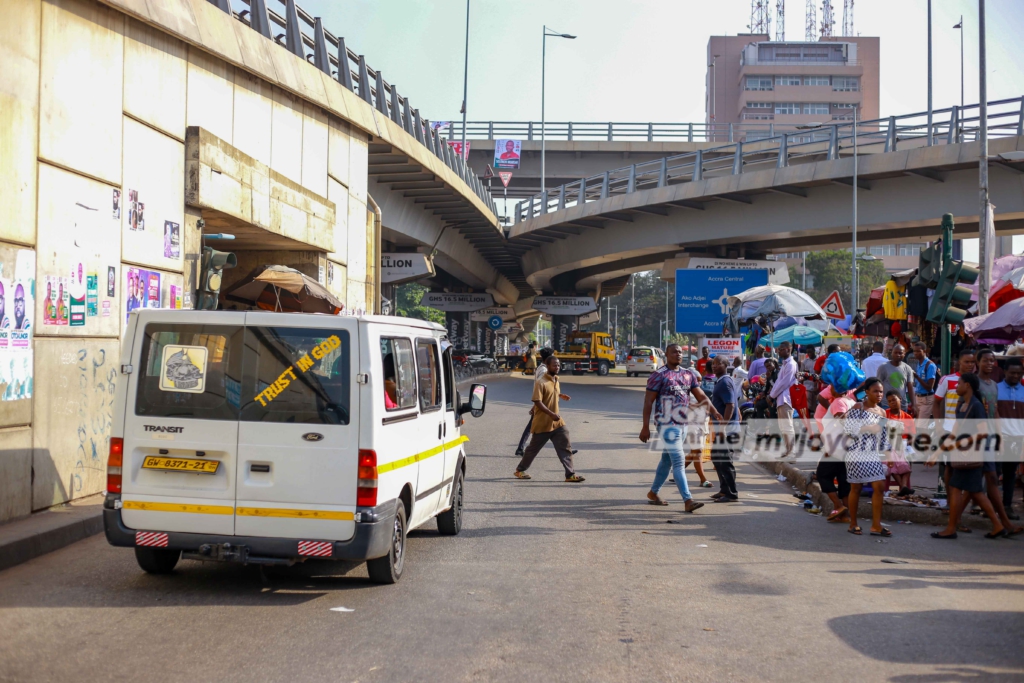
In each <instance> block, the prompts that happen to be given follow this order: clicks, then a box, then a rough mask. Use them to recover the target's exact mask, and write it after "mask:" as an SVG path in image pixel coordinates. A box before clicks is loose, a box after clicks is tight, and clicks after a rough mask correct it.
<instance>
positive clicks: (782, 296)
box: [728, 285, 828, 330]
mask: <svg viewBox="0 0 1024 683" xmlns="http://www.w3.org/2000/svg"><path fill="white" fill-rule="evenodd" d="M728 307H729V319H728V322H729V328H730V329H732V330H739V328H740V325H741V324H742V323H746V322H748V321H750V320H753V319H754V318H757V317H761V316H763V317H765V318H769V319H777V318H783V317H785V316H792V317H794V318H804V319H806V320H827V318H828V316H826V315H825V311H823V310H821V306H819V305H818V304H817V302H815V301H814V299H812V298H811V297H810V296H808V295H807V294H806V293H804V292H802V291H800V290H799V289H793V288H792V287H784V286H782V285H763V286H761V287H751V288H750V289H748V290H746V291H743V292H740V293H739V294H736V295H734V296H730V297H729V299H728Z"/></svg>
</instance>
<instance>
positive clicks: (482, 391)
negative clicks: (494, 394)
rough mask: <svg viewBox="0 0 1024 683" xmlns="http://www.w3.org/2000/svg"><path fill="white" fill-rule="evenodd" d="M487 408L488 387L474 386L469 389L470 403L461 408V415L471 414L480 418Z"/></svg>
mask: <svg viewBox="0 0 1024 683" xmlns="http://www.w3.org/2000/svg"><path fill="white" fill-rule="evenodd" d="M486 406H487V385H485V384H474V385H473V386H472V387H470V389H469V401H467V402H466V403H463V404H462V405H460V406H459V415H462V414H463V413H470V414H471V415H472V416H473V417H480V416H481V415H483V414H484V408H485V407H486Z"/></svg>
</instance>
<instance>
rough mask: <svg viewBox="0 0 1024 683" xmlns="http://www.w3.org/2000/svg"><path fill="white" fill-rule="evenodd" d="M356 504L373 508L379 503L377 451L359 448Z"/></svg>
mask: <svg viewBox="0 0 1024 683" xmlns="http://www.w3.org/2000/svg"><path fill="white" fill-rule="evenodd" d="M356 505H357V506H359V507H368V508H372V507H374V506H376V505H377V453H376V452H375V451H371V450H363V449H360V450H359V482H358V484H357V488H356Z"/></svg>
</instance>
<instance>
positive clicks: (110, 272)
mask: <svg viewBox="0 0 1024 683" xmlns="http://www.w3.org/2000/svg"><path fill="white" fill-rule="evenodd" d="M116 291H117V269H116V268H114V266H107V296H110V297H112V296H114V293H115V292H116Z"/></svg>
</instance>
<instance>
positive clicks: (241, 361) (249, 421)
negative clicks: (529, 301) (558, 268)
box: [104, 309, 487, 583]
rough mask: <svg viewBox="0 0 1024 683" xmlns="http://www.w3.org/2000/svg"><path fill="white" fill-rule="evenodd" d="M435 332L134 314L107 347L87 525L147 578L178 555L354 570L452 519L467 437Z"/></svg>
mask: <svg viewBox="0 0 1024 683" xmlns="http://www.w3.org/2000/svg"><path fill="white" fill-rule="evenodd" d="M486 394H487V388H486V387H485V386H484V385H482V384H474V385H473V386H472V388H471V390H470V397H469V401H468V402H466V403H462V402H461V401H460V398H459V395H458V391H457V389H456V386H455V374H454V370H453V364H452V348H451V345H450V344H449V343H448V341H447V339H446V333H445V330H444V328H443V327H441V326H440V325H437V324H435V323H430V322H425V321H422V320H413V319H409V318H397V317H389V316H360V317H351V316H327V315H317V314H303V313H271V312H266V311H171V310H156V309H153V310H145V309H141V310H137V311H133V312H132V313H131V315H130V316H129V320H128V324H127V327H126V330H125V335H124V339H123V342H122V347H121V358H120V376H119V378H118V382H117V394H116V399H115V403H114V416H113V427H112V431H111V440H110V457H109V462H108V470H107V493H106V499H105V501H104V527H105V530H106V536H107V540H108V541H109V542H110V543H111V544H112V545H115V546H123V547H131V548H134V549H135V557H136V559H137V561H138V563H139V565H140V566H141V567H142V568H143V569H144V570H145V571H147V572H151V573H157V574H163V573H169V572H171V571H172V570H173V569H174V567H175V565H176V564H177V563H178V561H179V559H181V558H184V559H191V560H207V561H234V562H242V563H247V564H280V565H291V564H294V563H295V562H301V561H304V560H307V559H311V558H326V559H339V560H356V561H364V560H365V561H366V562H367V570H368V572H369V576H370V579H371V580H373V581H375V582H379V583H394V582H395V581H397V580H398V579H399V578H400V577H401V575H402V569H403V567H404V564H405V541H406V534H407V533H408V531H409V530H411V529H415V528H417V527H420V526H423V525H424V524H427V523H428V522H430V521H431V520H434V519H436V520H437V528H438V530H439V531H440V533H442V534H447V535H454V534H458V533H459V530H460V529H461V526H462V500H463V481H464V477H465V473H466V449H465V442H466V441H467V440H468V439H467V438H466V437H464V436H462V434H461V424H462V415H463V414H465V413H467V412H469V413H471V414H472V415H473V416H480V415H482V414H483V412H484V406H485V403H486Z"/></svg>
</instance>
